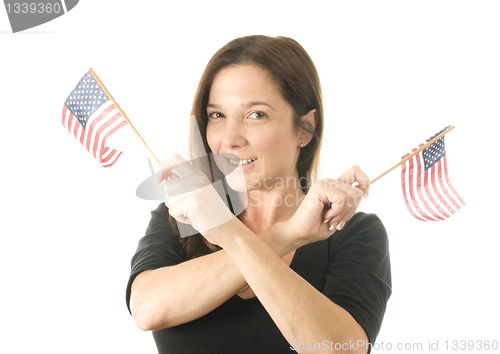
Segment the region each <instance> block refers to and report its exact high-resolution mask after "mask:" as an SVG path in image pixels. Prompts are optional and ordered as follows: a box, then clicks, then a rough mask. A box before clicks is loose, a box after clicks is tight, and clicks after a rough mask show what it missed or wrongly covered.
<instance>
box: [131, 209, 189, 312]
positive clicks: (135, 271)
mask: <svg viewBox="0 0 500 354" xmlns="http://www.w3.org/2000/svg"><path fill="white" fill-rule="evenodd" d="M168 215H169V214H168V209H167V207H166V206H165V204H164V203H161V204H160V205H158V208H156V210H153V211H152V212H151V220H150V221H149V225H148V227H147V229H146V234H145V236H144V237H142V238H141V239H140V240H139V245H138V246H137V250H136V252H135V255H134V256H133V257H132V260H131V262H130V266H131V271H130V278H129V281H128V284H127V290H126V301H127V307H128V310H129V312H130V292H131V288H132V282H133V281H134V279H135V277H136V276H137V275H139V273H141V272H143V271H145V270H150V269H158V268H162V267H167V266H172V265H175V264H179V263H181V262H183V261H185V260H186V256H185V254H184V251H183V249H182V245H181V243H180V241H179V238H178V237H177V235H176V234H175V233H174V232H173V231H172V229H171V228H170V224H169V218H168Z"/></svg>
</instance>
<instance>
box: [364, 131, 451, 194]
mask: <svg viewBox="0 0 500 354" xmlns="http://www.w3.org/2000/svg"><path fill="white" fill-rule="evenodd" d="M453 129H455V126H451V127H449V128H448V129H446V130H445V131H444V132H442V133H441V134H439V135H438V136H436V137H435V138H434V139H432V140H431V141H429V142H428V143H426V144H424V145H423V146H421V147H420V148H418V149H417V150H415V151H414V152H412V153H411V154H410V155H408V156H406V157H405V158H404V159H402V160H401V161H399V162H398V163H397V164H395V165H394V166H392V167H391V168H389V169H388V170H387V171H385V172H384V173H382V174H381V175H380V176H378V177H376V178H374V179H372V180H371V182H370V183H371V184H373V183H375V182H376V181H378V180H379V179H381V178H382V177H384V176H385V175H386V174H388V173H389V172H391V171H392V170H394V169H395V168H396V167H398V166H399V165H401V164H403V163H405V162H406V161H408V160H409V159H411V158H412V157H413V156H415V155H416V154H418V153H419V152H421V151H422V150H425V149H427V148H428V147H429V146H430V145H432V144H434V143H435V142H436V141H437V140H439V139H441V138H442V137H443V136H444V135H445V134H448V133H449V132H451V131H452V130H453Z"/></svg>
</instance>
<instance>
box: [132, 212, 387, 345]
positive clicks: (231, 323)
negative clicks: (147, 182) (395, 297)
mask: <svg viewBox="0 0 500 354" xmlns="http://www.w3.org/2000/svg"><path fill="white" fill-rule="evenodd" d="M151 214H152V218H151V221H150V223H149V226H148V228H147V230H146V235H145V236H144V237H143V238H142V239H141V240H140V241H139V246H138V247H137V251H136V254H135V255H134V257H133V258H132V261H131V267H132V270H131V274H130V280H129V282H128V286H127V294H126V299H127V306H129V301H130V288H131V286H132V282H133V280H134V279H135V277H136V276H137V275H138V274H139V273H140V272H142V271H145V270H149V269H156V268H160V267H165V266H171V265H174V264H178V263H181V262H183V261H185V260H186V256H185V254H184V252H183V250H182V246H181V243H180V242H179V239H178V238H177V236H176V235H175V234H174V233H173V232H172V230H171V229H170V226H169V223H168V209H167V207H166V206H165V204H164V203H161V204H160V205H159V206H158V208H157V209H156V210H154V211H152V212H151ZM290 268H291V269H293V270H294V271H295V272H296V273H297V274H299V275H300V276H301V277H302V278H304V279H305V280H306V281H308V282H309V283H310V284H311V285H313V286H314V287H315V288H316V289H317V290H318V291H320V292H321V293H323V294H324V295H325V296H326V297H328V298H329V299H331V300H332V301H333V302H334V303H335V304H337V305H339V306H341V307H342V308H344V309H345V310H346V311H347V312H349V313H350V314H351V316H352V317H353V318H354V319H355V320H356V321H357V322H358V323H359V324H360V325H361V326H362V327H363V328H364V330H365V331H366V334H367V336H368V339H369V341H370V343H372V344H373V343H374V342H375V339H376V337H377V334H378V332H379V330H380V326H381V323H382V319H383V317H384V313H385V309H386V304H387V301H388V299H389V297H390V295H391V269H390V260H389V245H388V239H387V233H386V230H385V228H384V226H383V225H382V222H381V221H380V219H379V218H378V217H377V216H376V215H374V214H365V213H361V212H359V213H356V214H355V215H354V216H353V217H352V219H351V220H349V222H347V223H346V225H345V226H344V228H343V229H342V230H341V231H337V232H335V233H334V234H333V235H332V236H331V237H329V238H328V239H326V240H323V241H319V242H316V243H312V244H308V245H306V246H304V247H301V248H299V249H297V250H296V252H295V255H294V257H293V260H292V262H291V264H290ZM129 311H130V308H129ZM153 337H154V340H155V342H156V345H157V347H158V352H159V353H160V354H162V353H174V354H177V353H240V354H241V353H273V354H277V353H287V354H289V353H293V352H294V351H293V350H291V346H293V347H294V348H297V346H298V345H300V343H288V342H287V341H286V340H285V338H284V337H283V335H282V334H281V332H280V331H279V329H278V327H276V325H275V324H274V322H273V320H272V319H271V317H270V316H269V315H268V313H267V312H266V310H265V309H264V307H263V306H262V304H261V303H260V301H259V300H258V298H256V297H254V298H251V299H247V300H244V299H242V298H240V297H239V296H238V295H235V296H233V297H232V298H230V299H229V300H228V301H226V302H225V303H223V304H222V305H220V306H219V307H218V308H216V309H215V310H213V311H212V312H210V313H208V314H207V315H205V316H203V317H201V318H198V319H196V320H194V321H191V322H188V323H185V324H183V325H180V326H176V327H172V328H167V329H163V330H159V331H153ZM326 343H328V344H326ZM303 345H304V346H305V345H307V343H303ZM319 345H331V344H330V339H328V338H325V342H324V343H323V342H322V343H321V344H318V346H319Z"/></svg>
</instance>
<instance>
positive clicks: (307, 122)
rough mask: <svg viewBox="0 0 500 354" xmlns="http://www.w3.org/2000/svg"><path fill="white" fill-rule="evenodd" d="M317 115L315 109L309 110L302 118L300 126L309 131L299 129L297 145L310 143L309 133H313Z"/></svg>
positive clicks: (310, 134) (310, 136)
mask: <svg viewBox="0 0 500 354" xmlns="http://www.w3.org/2000/svg"><path fill="white" fill-rule="evenodd" d="M317 113H318V111H316V109H311V110H310V111H309V112H308V113H307V114H306V115H305V116H302V118H301V119H302V125H303V126H306V127H308V130H309V131H307V130H304V129H301V131H300V133H299V144H301V143H304V144H306V145H307V144H309V142H310V141H311V139H312V137H313V134H312V133H310V132H313V131H314V129H315V128H316V124H317V123H318V114H317Z"/></svg>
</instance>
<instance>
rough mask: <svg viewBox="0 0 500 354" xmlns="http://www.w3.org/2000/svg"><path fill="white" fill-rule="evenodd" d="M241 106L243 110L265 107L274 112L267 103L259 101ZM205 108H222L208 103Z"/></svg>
mask: <svg viewBox="0 0 500 354" xmlns="http://www.w3.org/2000/svg"><path fill="white" fill-rule="evenodd" d="M241 106H242V107H244V108H249V107H253V106H267V107H269V108H271V109H272V110H273V111H274V110H275V109H274V108H273V106H271V105H270V104H269V103H266V102H261V101H256V102H247V103H242V104H241ZM207 108H213V109H222V107H221V106H220V105H218V104H216V103H208V104H207Z"/></svg>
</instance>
